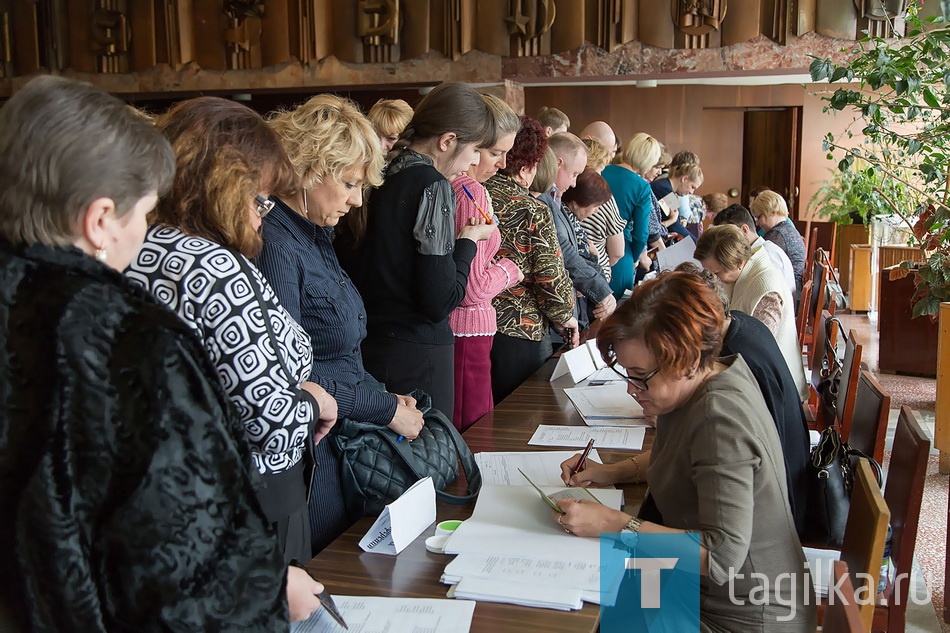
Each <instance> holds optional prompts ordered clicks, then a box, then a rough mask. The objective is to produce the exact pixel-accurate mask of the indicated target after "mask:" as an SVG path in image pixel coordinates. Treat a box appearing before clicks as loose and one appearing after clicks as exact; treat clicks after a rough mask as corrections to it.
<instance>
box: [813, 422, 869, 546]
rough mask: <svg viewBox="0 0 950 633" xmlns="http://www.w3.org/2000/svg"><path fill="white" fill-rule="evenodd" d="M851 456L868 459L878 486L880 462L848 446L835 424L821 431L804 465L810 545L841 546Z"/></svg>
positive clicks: (851, 482)
mask: <svg viewBox="0 0 950 633" xmlns="http://www.w3.org/2000/svg"><path fill="white" fill-rule="evenodd" d="M852 459H867V460H868V461H869V462H870V463H871V468H873V469H874V472H875V474H876V475H877V483H878V486H880V485H882V484H883V480H884V478H883V474H882V472H881V466H880V464H878V463H877V462H876V461H874V459H873V458H871V457H869V456H868V455H865V454H864V453H863V452H861V451H859V450H857V449H855V448H851V447H850V446H848V444H847V443H846V442H844V441H843V440H842V439H841V436H840V435H839V434H838V430H837V429H836V428H835V427H834V426H830V427H828V428H826V429H825V430H824V431H822V432H821V439H820V440H819V441H818V445H817V446H816V447H815V449H814V450H813V451H812V452H811V457H810V458H809V460H808V464H807V466H806V477H807V479H808V500H807V504H806V509H805V532H804V539H803V540H804V541H805V542H806V543H808V544H809V545H816V546H820V547H831V548H836V549H840V548H841V543H842V541H843V540H844V530H845V526H846V525H847V523H848V511H849V510H850V508H851V489H852V487H853V485H854V469H853V467H852Z"/></svg>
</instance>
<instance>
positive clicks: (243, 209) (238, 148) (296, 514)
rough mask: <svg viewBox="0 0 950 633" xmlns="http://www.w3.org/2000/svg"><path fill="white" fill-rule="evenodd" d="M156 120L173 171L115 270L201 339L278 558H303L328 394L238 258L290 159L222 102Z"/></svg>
mask: <svg viewBox="0 0 950 633" xmlns="http://www.w3.org/2000/svg"><path fill="white" fill-rule="evenodd" d="M156 126H157V127H158V129H159V130H160V131H161V132H162V133H163V134H164V135H165V137H166V138H167V139H168V140H169V141H170V142H171V144H172V148H173V149H174V150H175V155H176V160H177V172H176V175H175V181H174V184H173V186H172V190H171V192H170V193H169V194H168V195H167V196H165V197H164V198H162V199H161V200H160V201H159V203H158V206H157V207H156V208H155V211H154V213H153V215H152V216H150V217H149V220H150V223H151V224H152V226H151V227H150V228H149V231H148V234H147V236H146V238H145V245H144V246H143V247H142V250H141V252H140V253H139V255H138V257H137V258H136V259H135V261H133V263H132V265H131V267H130V268H129V270H128V271H127V272H126V274H127V275H128V276H129V278H130V279H132V280H134V281H137V282H138V283H140V284H142V285H143V286H145V287H146V288H147V289H148V290H150V291H151V292H152V293H153V294H154V295H155V296H156V297H158V298H159V300H161V301H163V302H164V303H165V304H167V305H168V307H170V308H171V309H172V310H173V311H175V312H177V313H178V315H179V316H180V317H181V318H182V319H184V320H185V322H186V323H187V324H188V325H189V326H191V328H192V329H193V330H194V332H195V333H196V334H197V335H198V337H199V338H200V339H201V341H202V343H203V344H204V347H205V349H206V350H207V352H208V355H209V356H210V358H211V361H212V362H213V363H214V365H215V367H216V368H217V370H218V375H219V377H220V378H221V382H222V384H223V385H224V388H225V390H226V391H227V393H228V394H229V395H230V396H231V400H232V402H233V403H234V405H235V406H236V407H237V410H238V412H239V413H240V415H241V418H242V419H243V421H244V424H245V427H246V429H247V435H248V439H249V440H250V442H251V447H252V456H253V459H254V465H255V466H256V468H257V470H258V471H259V472H260V473H261V474H262V475H264V482H265V485H264V487H263V488H262V489H261V490H260V492H259V494H258V498H259V499H260V502H261V505H262V506H263V508H264V512H265V514H266V515H267V517H268V519H269V520H270V521H271V523H272V524H274V527H275V529H276V531H277V536H278V539H279V541H280V545H281V549H282V550H283V553H284V557H285V560H286V562H290V561H291V560H292V559H298V560H303V561H305V560H309V559H310V519H309V516H308V513H307V495H308V493H309V485H310V481H311V477H312V472H313V468H312V466H313V455H312V454H313V450H314V444H315V442H319V441H320V440H321V439H322V438H323V437H324V436H325V435H326V434H327V432H328V431H329V430H330V427H332V426H333V424H334V423H335V422H336V416H337V405H336V401H335V400H334V399H333V397H332V396H330V395H329V394H328V393H327V392H326V391H325V390H324V389H323V387H321V386H320V385H318V384H316V383H314V382H310V381H309V380H308V379H309V376H310V369H311V349H310V337H309V336H307V333H306V332H304V330H303V328H302V327H300V325H298V324H297V323H296V322H295V321H294V320H293V319H292V318H291V317H290V315H288V314H287V312H286V311H284V309H283V308H282V307H281V305H280V302H279V301H278V300H277V297H276V295H275V294H274V291H273V290H272V289H271V287H270V285H268V283H267V281H266V280H265V279H264V277H263V275H261V273H260V272H259V271H258V270H257V268H255V267H254V265H253V264H251V263H250V261H248V258H250V257H253V256H254V255H256V254H257V253H258V252H259V251H260V250H261V246H262V240H261V237H260V234H259V233H260V227H261V220H262V216H264V215H266V214H267V212H268V211H269V210H270V209H271V205H270V204H269V201H268V200H267V196H268V195H269V194H270V193H272V192H276V191H280V192H283V191H287V190H292V189H293V188H294V187H295V186H296V177H295V175H294V171H293V166H292V165H291V164H290V161H289V160H288V159H287V155H286V154H285V153H284V150H283V148H282V147H281V143H280V139H279V138H278V137H277V135H276V134H275V133H274V132H273V131H272V130H271V129H270V128H269V127H267V124H266V123H265V122H264V120H263V119H261V117H260V116H259V115H258V114H257V113H255V112H253V111H252V110H250V109H249V108H247V107H245V106H242V105H240V104H237V103H234V102H233V101H228V100H226V99H219V98H216V97H202V98H200V99H192V100H190V101H184V102H182V103H179V104H178V105H176V106H175V107H173V108H172V109H171V110H169V111H168V112H167V113H166V114H164V115H162V116H160V117H159V118H158V120H157V121H156Z"/></svg>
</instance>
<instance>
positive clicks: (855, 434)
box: [841, 369, 891, 464]
mask: <svg viewBox="0 0 950 633" xmlns="http://www.w3.org/2000/svg"><path fill="white" fill-rule="evenodd" d="M859 373H860V376H859V377H858V385H857V390H856V391H855V394H854V409H853V410H852V411H851V418H850V419H847V418H844V419H842V420H841V437H842V438H843V439H844V441H846V442H847V443H848V445H849V446H851V448H856V449H858V450H859V451H863V452H864V453H865V454H866V455H870V456H871V457H873V458H874V461H876V462H877V463H878V464H880V463H883V461H884V436H885V435H886V434H887V416H888V414H889V413H890V410H891V396H890V394H888V393H886V392H885V391H884V389H883V388H882V387H881V385H880V383H879V382H878V381H877V380H875V379H874V376H872V375H871V372H869V371H867V370H866V369H862V370H860V372H859Z"/></svg>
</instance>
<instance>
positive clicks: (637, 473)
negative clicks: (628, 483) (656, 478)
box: [627, 455, 640, 484]
mask: <svg viewBox="0 0 950 633" xmlns="http://www.w3.org/2000/svg"><path fill="white" fill-rule="evenodd" d="M639 458H640V456H639V455H634V456H633V457H628V458H627V459H629V460H630V461H632V462H633V465H634V466H635V467H636V469H635V470H634V471H633V479H634V481H633V483H635V484H638V483H640V459H639Z"/></svg>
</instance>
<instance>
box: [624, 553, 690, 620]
mask: <svg viewBox="0 0 950 633" xmlns="http://www.w3.org/2000/svg"><path fill="white" fill-rule="evenodd" d="M678 560H679V559H678V558H626V559H624V567H625V568H626V569H639V570H640V606H641V607H642V608H644V609H659V608H660V570H662V569H673V568H674V567H676V561H678Z"/></svg>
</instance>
